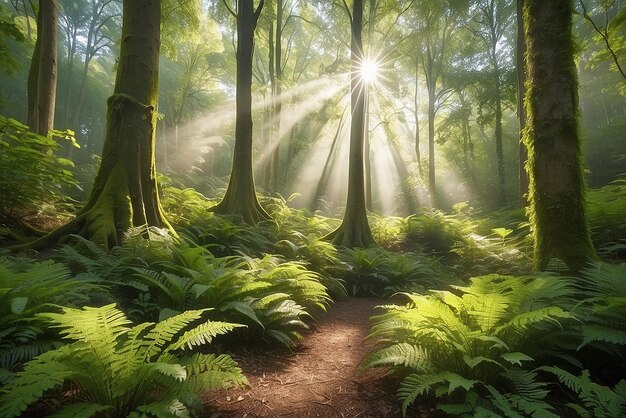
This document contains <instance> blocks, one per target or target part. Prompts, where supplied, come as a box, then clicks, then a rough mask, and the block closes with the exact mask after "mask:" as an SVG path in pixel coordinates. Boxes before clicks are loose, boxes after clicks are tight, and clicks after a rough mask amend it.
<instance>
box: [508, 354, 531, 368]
mask: <svg viewBox="0 0 626 418" xmlns="http://www.w3.org/2000/svg"><path fill="white" fill-rule="evenodd" d="M500 357H502V358H503V359H505V360H506V361H508V362H509V363H511V364H517V365H519V366H521V365H522V361H535V359H534V358H532V357H530V356H527V355H526V354H524V353H520V352H514V353H504V354H502V355H501V356H500Z"/></svg>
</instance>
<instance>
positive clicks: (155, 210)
mask: <svg viewBox="0 0 626 418" xmlns="http://www.w3.org/2000/svg"><path fill="white" fill-rule="evenodd" d="M160 15H161V2H160V1H159V0H125V1H124V7H123V23H122V36H121V39H122V43H121V49H120V56H119V64H118V69H117V77H116V80H115V89H114V92H113V95H112V96H111V97H109V100H108V103H107V104H108V109H107V128H106V137H105V142H104V149H103V152H102V163H101V165H100V170H99V171H98V175H97V176H96V179H95V182H94V186H93V189H92V192H91V195H90V197H89V199H88V200H87V203H86V204H85V207H84V208H83V209H81V210H80V211H79V212H78V214H77V216H76V218H75V219H74V220H72V221H71V222H70V223H69V224H67V225H65V226H63V227H61V228H59V229H57V230H55V231H53V232H51V233H50V234H49V235H47V236H45V237H43V238H41V239H40V240H38V241H36V242H35V243H33V244H30V246H34V247H41V246H44V245H46V244H47V243H49V242H51V241H52V242H53V241H56V240H58V239H59V238H61V237H63V236H64V235H65V234H68V233H80V234H81V235H84V236H86V237H87V238H89V239H91V240H93V241H95V242H97V243H99V244H101V245H103V246H108V247H111V246H114V245H117V244H119V243H120V241H121V240H122V238H123V235H124V234H125V233H126V231H127V229H128V228H129V227H131V226H135V227H143V226H154V227H159V228H167V229H169V230H170V231H173V230H172V228H171V226H170V224H169V223H168V222H167V220H166V219H165V216H164V214H163V211H162V209H161V206H160V203H159V197H158V193H157V181H156V169H155V158H154V149H155V139H156V135H155V134H156V116H157V111H156V105H157V96H158V90H157V86H158V70H159V45H160V25H159V21H160Z"/></svg>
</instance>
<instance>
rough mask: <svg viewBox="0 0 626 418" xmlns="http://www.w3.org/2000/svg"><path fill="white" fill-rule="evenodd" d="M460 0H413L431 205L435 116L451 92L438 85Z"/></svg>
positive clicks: (461, 8) (456, 24)
mask: <svg viewBox="0 0 626 418" xmlns="http://www.w3.org/2000/svg"><path fill="white" fill-rule="evenodd" d="M466 3H467V2H464V1H463V0H447V1H443V2H442V1H431V0H429V1H420V2H416V3H415V7H416V9H415V14H416V19H417V29H416V32H415V36H416V37H417V39H418V45H419V48H418V51H417V53H418V54H419V56H420V61H421V68H422V71H423V72H424V78H425V82H426V90H427V91H428V192H429V194H430V203H431V206H433V207H437V206H438V202H437V187H436V182H435V117H436V116H437V112H438V111H439V109H440V108H441V106H442V105H443V104H444V103H445V101H446V99H447V98H449V97H450V95H451V91H450V89H448V88H445V87H444V86H442V79H443V77H444V76H445V75H446V72H447V70H448V67H449V60H450V56H451V51H450V49H451V45H450V43H451V41H452V39H453V36H452V35H453V34H454V33H455V31H456V30H457V29H458V28H459V24H460V21H461V19H460V18H461V17H462V13H463V12H464V10H466V9H467V4H466Z"/></svg>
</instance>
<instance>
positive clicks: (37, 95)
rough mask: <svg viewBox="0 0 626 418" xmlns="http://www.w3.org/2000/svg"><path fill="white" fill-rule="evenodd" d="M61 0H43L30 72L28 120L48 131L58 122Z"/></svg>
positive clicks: (39, 130) (39, 129)
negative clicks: (58, 0)
mask: <svg viewBox="0 0 626 418" xmlns="http://www.w3.org/2000/svg"><path fill="white" fill-rule="evenodd" d="M58 15H59V5H58V3H57V0H39V11H38V13H37V40H36V42H35V49H34V51H33V59H32V61H31V65H30V70H29V72H28V89H27V90H28V115H27V117H26V124H27V125H28V126H29V127H30V129H31V130H32V131H34V132H37V133H38V134H41V135H47V134H48V131H50V130H51V129H52V128H53V125H54V106H55V101H56V91H57V33H58V30H57V24H58Z"/></svg>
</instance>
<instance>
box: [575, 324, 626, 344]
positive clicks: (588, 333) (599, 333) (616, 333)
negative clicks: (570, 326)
mask: <svg viewBox="0 0 626 418" xmlns="http://www.w3.org/2000/svg"><path fill="white" fill-rule="evenodd" d="M581 334H582V337H583V340H582V342H581V343H580V345H579V346H578V348H579V349H580V348H582V347H584V346H585V345H587V344H589V343H592V342H594V341H603V342H607V343H611V344H618V345H626V331H622V330H619V329H615V328H613V327H607V326H603V325H583V326H582V327H581Z"/></svg>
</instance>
